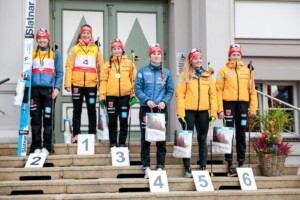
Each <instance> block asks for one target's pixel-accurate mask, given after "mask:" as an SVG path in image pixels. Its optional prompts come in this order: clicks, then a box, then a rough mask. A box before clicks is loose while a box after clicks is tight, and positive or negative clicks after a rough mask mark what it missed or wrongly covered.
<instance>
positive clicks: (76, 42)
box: [75, 24, 92, 44]
mask: <svg viewBox="0 0 300 200" xmlns="http://www.w3.org/2000/svg"><path fill="white" fill-rule="evenodd" d="M85 26H87V27H89V28H92V27H91V26H90V25H88V24H83V25H82V26H81V27H80V29H82V27H85ZM80 35H81V34H80V30H79V33H78V36H77V40H76V41H75V44H78V40H79V39H80Z"/></svg>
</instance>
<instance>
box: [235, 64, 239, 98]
mask: <svg viewBox="0 0 300 200" xmlns="http://www.w3.org/2000/svg"><path fill="white" fill-rule="evenodd" d="M235 73H236V79H237V80H236V82H237V101H239V100H240V83H239V74H238V72H237V62H236V64H235Z"/></svg>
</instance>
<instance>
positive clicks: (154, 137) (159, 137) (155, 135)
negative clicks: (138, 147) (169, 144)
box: [145, 113, 166, 142]
mask: <svg viewBox="0 0 300 200" xmlns="http://www.w3.org/2000/svg"><path fill="white" fill-rule="evenodd" d="M145 140H146V141H148V142H159V141H165V140H166V119H165V114H164V113H146V132H145Z"/></svg>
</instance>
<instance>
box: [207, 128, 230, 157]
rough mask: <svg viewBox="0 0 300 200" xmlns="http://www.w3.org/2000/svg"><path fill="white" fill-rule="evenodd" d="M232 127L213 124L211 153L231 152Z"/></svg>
mask: <svg viewBox="0 0 300 200" xmlns="http://www.w3.org/2000/svg"><path fill="white" fill-rule="evenodd" d="M232 138H233V128H232V127H220V126H215V127H214V131H213V138H212V139H213V140H212V152H213V153H224V154H227V153H231V152H232Z"/></svg>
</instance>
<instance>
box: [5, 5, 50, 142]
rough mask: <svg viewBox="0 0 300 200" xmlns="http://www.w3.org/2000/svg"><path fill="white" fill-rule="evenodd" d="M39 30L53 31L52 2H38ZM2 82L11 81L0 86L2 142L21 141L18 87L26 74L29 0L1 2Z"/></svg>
mask: <svg viewBox="0 0 300 200" xmlns="http://www.w3.org/2000/svg"><path fill="white" fill-rule="evenodd" d="M36 6H37V7H36V26H35V27H36V29H37V28H40V27H45V28H49V0H37V5H36ZM0 24H1V27H2V28H1V31H0V44H1V46H2V50H1V53H0V80H2V79H4V78H7V77H9V78H10V81H9V82H6V83H5V84H3V85H0V109H1V110H2V111H4V112H5V115H3V114H1V113H0V142H2V143H5V142H12V141H14V142H15V141H17V135H18V129H19V107H15V106H14V105H13V101H14V91H15V87H16V83H17V80H18V78H19V77H20V74H21V72H22V67H23V66H22V64H23V63H22V59H23V48H24V47H23V45H24V44H23V35H24V24H25V0H24V1H23V0H22V1H20V0H1V1H0Z"/></svg>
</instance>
